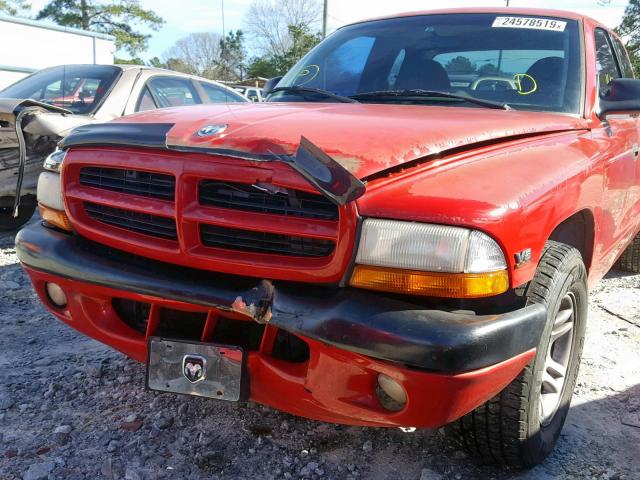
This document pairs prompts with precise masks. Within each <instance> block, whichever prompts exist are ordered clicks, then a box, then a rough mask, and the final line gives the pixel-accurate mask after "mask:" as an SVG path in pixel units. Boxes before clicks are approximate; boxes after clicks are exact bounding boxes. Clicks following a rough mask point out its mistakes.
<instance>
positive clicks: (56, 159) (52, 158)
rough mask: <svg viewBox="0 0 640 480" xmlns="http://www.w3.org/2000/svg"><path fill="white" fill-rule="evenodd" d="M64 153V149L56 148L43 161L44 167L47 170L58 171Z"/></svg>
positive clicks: (65, 152) (65, 153)
mask: <svg viewBox="0 0 640 480" xmlns="http://www.w3.org/2000/svg"><path fill="white" fill-rule="evenodd" d="M66 155H67V151H66V150H56V151H55V152H53V153H52V154H51V155H49V156H48V157H47V158H46V160H45V161H44V165H43V166H44V169H45V170H48V171H49V172H55V173H60V168H62V162H63V161H64V157H65V156H66Z"/></svg>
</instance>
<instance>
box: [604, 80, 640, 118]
mask: <svg viewBox="0 0 640 480" xmlns="http://www.w3.org/2000/svg"><path fill="white" fill-rule="evenodd" d="M616 113H619V114H629V113H637V114H640V80H636V79H633V78H614V79H613V80H611V82H609V91H608V92H607V94H606V95H605V96H604V97H601V98H600V112H599V116H600V118H603V119H604V118H605V117H606V116H607V115H610V114H616Z"/></svg>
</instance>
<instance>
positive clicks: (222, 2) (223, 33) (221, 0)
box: [220, 0, 509, 39]
mask: <svg viewBox="0 0 640 480" xmlns="http://www.w3.org/2000/svg"><path fill="white" fill-rule="evenodd" d="M508 4H509V0H507V5H508ZM220 6H221V7H222V38H223V39H224V38H225V37H226V36H227V34H226V33H225V31H224V0H220Z"/></svg>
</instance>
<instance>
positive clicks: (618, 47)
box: [610, 35, 634, 78]
mask: <svg viewBox="0 0 640 480" xmlns="http://www.w3.org/2000/svg"><path fill="white" fill-rule="evenodd" d="M610 38H611V40H613V49H614V50H615V51H616V57H618V65H620V68H621V69H622V75H623V76H624V78H633V77H634V75H633V67H632V66H631V61H630V60H629V55H627V51H626V49H625V48H624V46H623V45H622V42H621V41H620V39H619V38H618V37H614V36H613V35H611V37H610Z"/></svg>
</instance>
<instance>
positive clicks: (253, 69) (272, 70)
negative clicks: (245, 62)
mask: <svg viewBox="0 0 640 480" xmlns="http://www.w3.org/2000/svg"><path fill="white" fill-rule="evenodd" d="M247 76H249V78H257V77H262V78H272V77H277V76H278V70H277V69H276V66H275V65H274V63H273V61H271V60H270V59H267V58H262V57H256V58H253V59H252V60H251V63H250V64H249V67H248V69H247Z"/></svg>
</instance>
